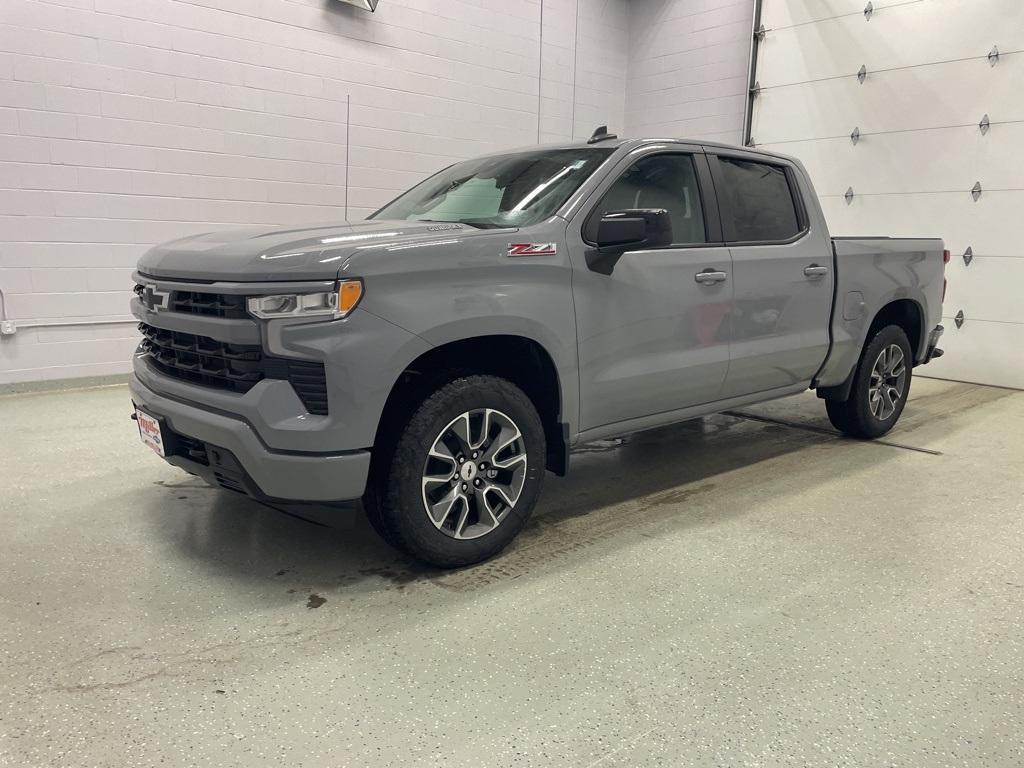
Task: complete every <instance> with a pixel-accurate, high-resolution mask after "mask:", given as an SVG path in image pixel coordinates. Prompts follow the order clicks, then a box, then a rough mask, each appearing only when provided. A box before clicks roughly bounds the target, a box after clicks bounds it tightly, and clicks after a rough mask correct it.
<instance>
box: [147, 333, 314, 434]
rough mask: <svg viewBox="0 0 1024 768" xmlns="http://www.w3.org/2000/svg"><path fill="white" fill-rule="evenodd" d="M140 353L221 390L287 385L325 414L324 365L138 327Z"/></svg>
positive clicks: (187, 378) (188, 378) (171, 372)
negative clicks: (267, 381) (277, 382)
mask: <svg viewBox="0 0 1024 768" xmlns="http://www.w3.org/2000/svg"><path fill="white" fill-rule="evenodd" d="M139 331H141V332H142V337H143V338H142V345H141V348H142V351H143V352H147V353H148V354H149V356H150V362H151V363H152V364H153V365H154V366H155V367H156V368H157V369H158V370H159V371H161V372H162V373H165V374H167V375H168V376H173V377H174V378H176V379H181V380H183V381H188V382H191V383H193V384H200V385H203V386H207V387H215V388H217V389H227V390H231V391H234V392H248V391H249V390H250V389H252V387H253V386H254V385H255V384H256V382H258V381H262V380H263V379H283V380H285V381H288V382H289V383H290V384H291V385H292V388H293V389H294V390H295V393H296V394H297V395H298V396H299V399H300V400H302V403H303V405H305V407H306V410H307V411H309V412H310V413H313V414H318V415H326V414H327V376H326V374H325V372H324V366H323V363H315V362H309V361H306V360H290V359H287V358H282V357H269V356H267V355H264V354H263V350H262V348H261V347H259V346H257V345H249V344H228V343H226V342H223V341H217V340H216V339H211V338H209V337H207V336H196V335H194V334H191V333H182V332H180V331H168V330H164V329H163V328H155V327H153V326H151V325H148V324H147V323H139Z"/></svg>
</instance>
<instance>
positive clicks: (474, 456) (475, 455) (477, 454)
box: [473, 451, 480, 459]
mask: <svg viewBox="0 0 1024 768" xmlns="http://www.w3.org/2000/svg"><path fill="white" fill-rule="evenodd" d="M479 455H480V454H479V453H478V452H476V451H473V458H474V459H475V458H476V457H477V456H479Z"/></svg>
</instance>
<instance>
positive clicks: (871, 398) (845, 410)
mask: <svg viewBox="0 0 1024 768" xmlns="http://www.w3.org/2000/svg"><path fill="white" fill-rule="evenodd" d="M912 368H913V353H912V352H911V349H910V341H909V340H908V339H907V334H906V333H905V332H904V331H903V329H902V328H900V327H899V326H898V325H888V326H886V327H885V328H882V329H881V330H880V331H878V333H876V334H875V335H874V336H873V337H872V338H871V339H870V340H869V341H868V343H867V344H866V345H865V347H864V351H863V352H862V353H861V356H860V360H859V361H858V363H857V369H856V371H855V373H854V378H853V387H852V388H851V389H850V396H849V398H848V399H846V400H826V401H825V409H826V411H827V412H828V418H829V421H831V422H832V426H834V427H835V428H836V429H838V430H839V431H841V432H845V433H846V434H848V435H852V436H854V437H866V438H872V437H881V436H882V435H884V434H885V433H886V432H888V431H889V430H890V429H892V428H893V427H894V426H895V425H896V422H897V421H899V418H900V414H902V413H903V407H904V406H905V405H906V404H907V397H908V396H909V395H910V379H911V371H912Z"/></svg>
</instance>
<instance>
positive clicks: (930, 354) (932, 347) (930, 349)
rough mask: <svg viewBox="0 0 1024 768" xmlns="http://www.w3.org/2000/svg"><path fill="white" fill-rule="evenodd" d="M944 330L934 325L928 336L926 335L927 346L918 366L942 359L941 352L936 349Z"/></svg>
mask: <svg viewBox="0 0 1024 768" xmlns="http://www.w3.org/2000/svg"><path fill="white" fill-rule="evenodd" d="M945 330H946V329H945V328H943V327H942V326H941V325H936V326H935V327H934V328H933V329H932V332H931V333H930V334H928V346H927V348H926V349H925V353H924V357H923V358H921V362H920V363H918V365H925V364H926V363H930V362H931V361H932V360H934V359H935V358H936V357H942V355H943V351H942V350H941V349H939V348H938V346H939V339H941V338H942V333H943V331H945Z"/></svg>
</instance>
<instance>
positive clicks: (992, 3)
mask: <svg viewBox="0 0 1024 768" xmlns="http://www.w3.org/2000/svg"><path fill="white" fill-rule="evenodd" d="M768 5H772V6H775V5H777V3H768ZM981 5H983V6H984V9H983V10H979V6H981ZM863 7H864V4H862V5H861V10H863ZM762 15H763V14H762ZM993 17H995V18H999V19H1000V20H1001V22H1000V29H999V34H998V37H997V38H996V37H994V36H993V30H992V18H993ZM765 27H766V28H767V27H768V25H767V24H765ZM937 41H941V44H937ZM995 42H998V43H999V47H1000V49H1001V50H1003V51H1007V52H1008V51H1019V50H1022V49H1024V3H1021V2H1020V0H984V2H983V3H979V2H973V3H972V2H968V0H928V2H923V3H910V4H905V5H901V6H896V7H890V8H887V9H884V11H883V10H882V9H881V8H880V9H879V12H878V13H877V14H874V15H873V16H872V18H871V20H870V21H866V20H865V19H864V16H863V14H862V13H860V14H854V15H848V16H842V17H840V18H831V19H828V20H824V21H820V22H818V23H814V24H801V25H799V26H793V27H790V28H788V29H775V28H773V29H771V30H770V31H769V32H768V33H767V34H766V35H765V39H764V41H763V42H762V44H761V45H760V46H758V72H759V73H763V74H764V77H760V75H759V77H758V79H759V81H760V82H761V85H763V86H767V85H777V84H780V83H799V82H806V81H808V80H816V79H820V78H824V77H839V76H842V75H851V74H854V73H856V72H857V70H859V69H860V67H861V65H864V66H866V67H867V69H868V71H869V72H879V71H880V70H885V69H891V68H894V67H906V66H918V65H920V64H921V63H922V62H938V61H950V60H953V59H965V58H968V57H985V56H987V54H988V52H989V51H990V50H991V49H992V45H993V43H995ZM1018 55H1019V54H1018ZM980 63H983V64H984V65H985V66H989V65H988V62H987V61H982V62H980Z"/></svg>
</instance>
